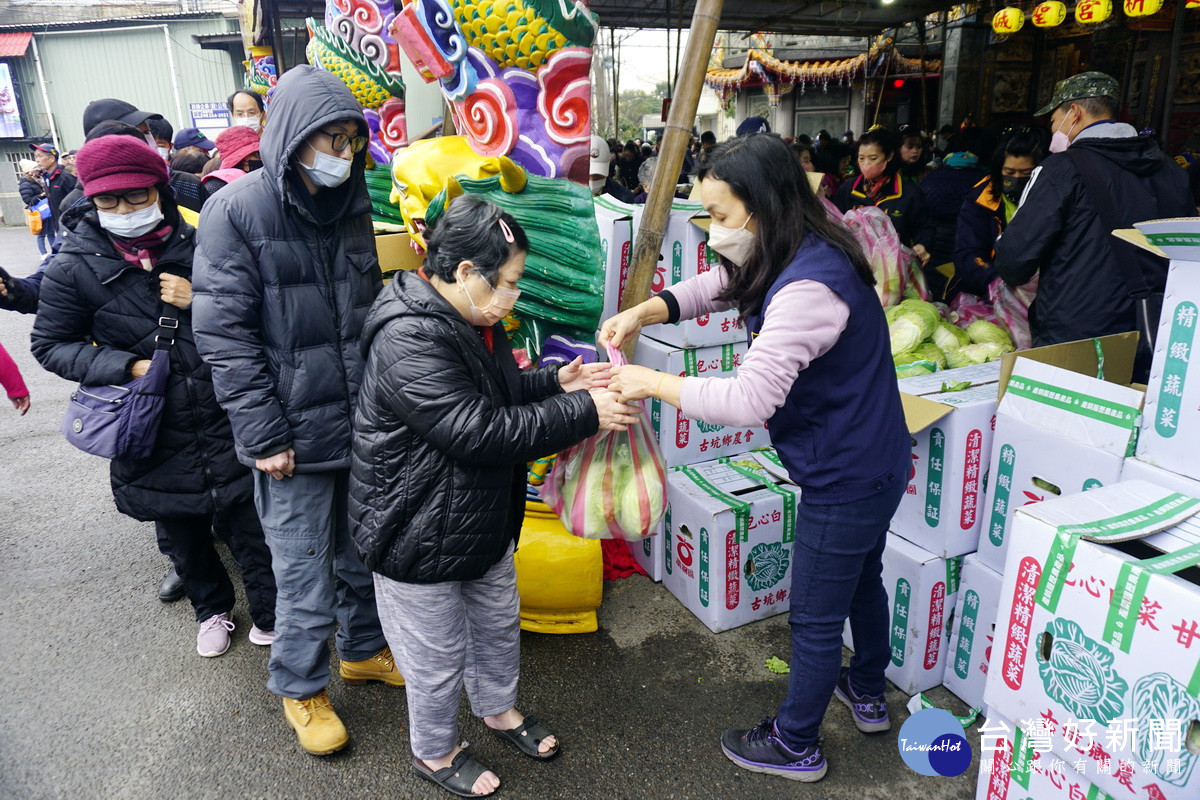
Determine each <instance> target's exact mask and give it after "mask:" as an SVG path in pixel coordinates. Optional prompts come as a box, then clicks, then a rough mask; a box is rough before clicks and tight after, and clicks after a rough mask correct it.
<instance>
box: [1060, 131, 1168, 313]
mask: <svg viewBox="0 0 1200 800" xmlns="http://www.w3.org/2000/svg"><path fill="white" fill-rule="evenodd" d="M1065 155H1066V156H1067V157H1068V158H1070V159H1071V162H1072V163H1073V164H1074V165H1075V170H1076V171H1077V172H1078V173H1079V177H1081V178H1083V183H1084V185H1085V186H1086V187H1087V190H1088V199H1089V200H1091V201H1092V204H1093V205H1095V206H1096V213H1097V215H1098V216H1099V217H1100V224H1101V225H1102V226H1103V227H1104V229H1105V230H1104V233H1105V235H1106V236H1107V237H1108V243H1109V246H1110V247H1112V248H1113V252H1114V254H1115V255H1116V256H1117V258H1116V261H1117V265H1118V266H1119V267H1120V269H1121V273H1122V274H1123V275H1124V276H1125V283H1126V284H1127V285H1128V286H1129V296H1130V297H1140V296H1144V295H1147V294H1150V284H1149V283H1148V282H1147V281H1146V276H1145V274H1144V273H1143V272H1142V270H1141V269H1140V268H1139V267H1138V261H1139V257H1140V255H1141V251H1139V250H1138V248H1137V247H1135V246H1134V245H1132V244H1130V243H1129V242H1126V241H1123V240H1121V239H1118V238H1117V237H1115V236H1112V235H1111V234H1112V232H1113V231H1115V230H1120V229H1121V228H1124V227H1126V226H1125V225H1124V224H1123V223H1122V221H1121V217H1120V216H1119V215H1118V214H1117V209H1116V206H1114V205H1113V199H1112V193H1111V192H1110V191H1109V189H1108V188H1107V187H1106V186H1104V185H1103V184H1102V183H1101V182H1100V172H1101V171H1102V170H1103V169H1104V168H1105V166H1106V164H1105V163H1104V162H1102V160H1101V159H1100V157H1099V156H1097V155H1096V154H1095V153H1092V152H1091V151H1089V150H1086V149H1084V148H1079V147H1072V148H1068V149H1067V150H1066V152H1065ZM1143 194H1144V195H1145V196H1146V199H1148V200H1149V201H1150V203H1149V207H1151V208H1154V209H1155V211H1157V210H1158V199H1157V198H1155V197H1153V196H1151V195H1150V193H1149V192H1143ZM1157 216H1158V215H1157V214H1155V215H1153V216H1151V217H1150V219H1154V218H1155V217H1157Z"/></svg>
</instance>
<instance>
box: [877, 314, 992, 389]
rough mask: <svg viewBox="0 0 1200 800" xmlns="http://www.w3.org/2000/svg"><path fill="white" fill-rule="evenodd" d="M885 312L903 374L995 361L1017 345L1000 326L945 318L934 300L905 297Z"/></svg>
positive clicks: (899, 373)
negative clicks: (964, 324) (960, 323)
mask: <svg viewBox="0 0 1200 800" xmlns="http://www.w3.org/2000/svg"><path fill="white" fill-rule="evenodd" d="M884 315H885V317H886V318H887V321H888V334H889V336H890V337H891V347H892V360H893V361H894V362H895V364H896V375H897V376H898V377H901V378H908V377H912V376H913V375H926V374H929V373H931V372H937V371H938V370H939V369H955V368H957V367H965V366H968V365H970V364H982V363H984V362H985V361H995V360H997V359H999V358H1000V357H1001V356H1002V355H1004V354H1005V353H1010V352H1012V351H1013V349H1014V347H1013V343H1012V338H1011V337H1010V336H1009V335H1008V332H1007V331H1006V330H1004V329H1003V328H1001V327H1000V326H998V325H994V324H993V323H991V322H988V321H986V320H981V319H977V320H975V321H974V322H972V323H971V324H970V325H969V326H967V328H966V330H963V329H962V328H959V327H957V326H956V325H953V324H951V323H949V322H947V321H946V320H945V319H943V318H942V315H941V312H940V310H939V309H938V307H937V306H935V305H934V304H933V303H926V302H923V301H921V300H904V301H902V302H901V303H899V304H897V305H895V306H893V307H891V308H887V309H884Z"/></svg>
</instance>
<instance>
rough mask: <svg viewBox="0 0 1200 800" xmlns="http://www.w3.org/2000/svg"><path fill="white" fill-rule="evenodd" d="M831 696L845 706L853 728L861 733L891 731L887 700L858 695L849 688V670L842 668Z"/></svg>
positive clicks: (879, 697) (878, 695) (881, 696)
mask: <svg viewBox="0 0 1200 800" xmlns="http://www.w3.org/2000/svg"><path fill="white" fill-rule="evenodd" d="M833 696H834V697H836V698H837V699H838V700H841V701H842V702H843V703H845V704H846V707H847V708H849V709H850V712H851V713H852V714H853V715H854V727H856V728H858V729H859V730H860V731H862V732H863V733H883V732H884V731H888V730H891V729H892V721H891V720H890V719H889V718H888V710H887V700H885V699H884V696H883V695H881V694H859V693H858V692H856V691H854V689H852V688H851V687H850V670H849V669H847V668H846V667H842V674H841V675H839V676H838V682H837V686H835V687H834V689H833Z"/></svg>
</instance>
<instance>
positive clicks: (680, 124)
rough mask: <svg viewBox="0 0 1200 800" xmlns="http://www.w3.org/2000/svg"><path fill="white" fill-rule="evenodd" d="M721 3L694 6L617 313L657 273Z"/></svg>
mask: <svg viewBox="0 0 1200 800" xmlns="http://www.w3.org/2000/svg"><path fill="white" fill-rule="evenodd" d="M723 4H724V0H697V2H696V10H695V11H694V12H693V13H692V25H691V29H690V30H689V32H688V44H687V53H686V54H685V55H684V58H683V71H682V72H680V73H679V75H678V76H677V80H676V82H675V90H674V92H672V96H673V98H674V99H673V100H672V101H671V112H670V114H669V115H668V117H667V126H666V130H665V131H664V132H663V134H664V135H663V143H662V147H661V148H660V149H659V153H658V166H657V167H656V168H655V171H654V172H655V180H654V183H653V184H652V185H651V187H650V196H649V197H647V198H646V206H645V210H644V211H643V213H642V223H641V225H640V226H639V227H638V232H637V240H636V243H635V245H634V248H633V263H632V265H631V266H630V268H629V281H628V283H627V284H626V288H625V294H624V296H623V297H622V298H621V310H622V311H624V310H626V309H628V308H633V307H634V306H636V305H637V304H638V303H641V302H644V301H645V300H646V299H647V298H649V297H650V287H651V285H652V283H653V280H654V271H655V269H657V267H658V253H659V250H660V249H661V248H662V241H663V237H664V236H665V235H666V230H667V222H668V220H669V219H670V215H671V200H672V199H673V198H674V196H675V182H676V178H677V176H678V175H679V170H680V168H682V167H683V154H684V151H685V150H686V149H687V146H688V143H689V142H690V141H691V135H692V123H693V121H694V120H695V118H696V108H697V107H698V106H699V105H700V90H701V89H702V88H703V86H704V75H705V72H706V70H707V67H708V59H709V57H710V56H711V55H712V49H713V42H714V41H716V38H717V25H718V24H719V23H720V21H721V7H722V5H723ZM636 346H637V342H636V341H635V342H627V343H626V345H625V351H626V353H628V354H630V355H632V353H633V350H634V348H635V347H636Z"/></svg>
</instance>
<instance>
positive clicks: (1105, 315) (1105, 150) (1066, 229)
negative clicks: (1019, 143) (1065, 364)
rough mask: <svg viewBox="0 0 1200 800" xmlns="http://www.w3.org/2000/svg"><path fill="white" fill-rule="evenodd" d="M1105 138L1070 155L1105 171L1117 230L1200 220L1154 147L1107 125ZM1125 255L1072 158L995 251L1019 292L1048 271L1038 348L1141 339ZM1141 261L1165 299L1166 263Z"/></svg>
mask: <svg viewBox="0 0 1200 800" xmlns="http://www.w3.org/2000/svg"><path fill="white" fill-rule="evenodd" d="M1098 128H1100V126H1098ZM1102 128H1103V129H1098V130H1097V131H1096V132H1094V133H1093V135H1088V136H1085V135H1083V134H1081V135H1080V136H1078V137H1076V139H1075V141H1074V142H1072V143H1071V148H1070V149H1071V150H1075V149H1076V148H1080V149H1082V150H1087V151H1089V152H1090V154H1094V155H1096V156H1098V157H1099V158H1097V159H1094V160H1095V162H1096V163H1099V164H1103V165H1104V166H1105V169H1103V171H1101V172H1100V174H1098V175H1097V176H1095V177H1096V179H1097V180H1098V181H1099V183H1100V185H1101V186H1103V187H1104V191H1105V192H1106V193H1107V194H1108V196H1109V198H1110V199H1111V200H1112V204H1113V207H1114V208H1115V209H1116V213H1117V214H1119V215H1120V217H1121V219H1120V220H1119V221H1118V222H1117V223H1115V225H1116V227H1119V228H1132V227H1133V223H1135V222H1143V221H1145V220H1148V219H1161V218H1164V217H1186V216H1194V215H1195V213H1196V208H1195V206H1193V205H1192V203H1191V198H1190V197H1189V196H1188V189H1187V178H1186V176H1185V175H1184V173H1183V170H1181V169H1180V168H1179V165H1178V164H1176V163H1175V162H1174V161H1173V160H1171V159H1170V158H1167V156H1165V155H1164V154H1163V152H1162V150H1161V149H1160V148H1159V146H1158V144H1157V143H1156V142H1155V141H1154V140H1153V139H1151V138H1150V137H1149V136H1137V135H1136V132H1135V131H1134V130H1133V128H1132V127H1131V126H1129V125H1125V124H1124V123H1112V122H1108V123H1103V126H1102ZM1084 130H1085V131H1089V130H1091V128H1085V129H1084ZM1100 135H1107V136H1110V137H1112V138H1100ZM1118 247H1123V246H1122V245H1120V243H1119V242H1118V240H1117V239H1116V238H1115V237H1113V236H1112V235H1111V230H1110V226H1105V225H1104V224H1103V223H1102V222H1101V221H1100V216H1099V207H1098V206H1097V204H1096V203H1095V201H1094V200H1093V199H1092V197H1091V192H1090V191H1089V190H1088V184H1087V183H1086V182H1085V181H1084V179H1083V176H1082V175H1081V174H1080V172H1079V170H1078V169H1077V168H1076V166H1075V162H1074V161H1073V160H1072V158H1071V156H1069V155H1068V154H1067V153H1060V154H1057V155H1051V156H1050V157H1048V158H1047V159H1046V160H1045V161H1044V162H1043V163H1042V166H1041V167H1040V168H1039V169H1038V171H1037V172H1036V173H1035V177H1034V180H1033V183H1032V185H1031V186H1030V187H1029V189H1028V191H1027V193H1026V195H1025V198H1024V201H1023V202H1022V203H1021V207H1020V208H1019V209H1018V210H1017V213H1016V214H1015V215H1014V216H1013V218H1012V221H1011V222H1009V223H1008V227H1007V228H1006V229H1005V230H1004V234H1003V235H1002V236H1001V237H1000V238H999V239H998V240H997V241H996V252H995V258H994V259H993V261H992V264H993V266H994V267H995V269H996V271H997V272H998V273H999V274H1000V277H1002V278H1003V279H1004V280H1005V282H1006V283H1008V284H1009V285H1011V286H1020V285H1022V284H1024V283H1028V282H1029V280H1030V279H1031V278H1032V277H1033V276H1034V274H1035V273H1037V272H1039V270H1040V272H1041V278H1040V279H1039V283H1038V293H1037V298H1036V299H1035V300H1034V301H1033V305H1032V306H1031V307H1030V309H1029V324H1030V328H1031V329H1032V331H1033V343H1034V345H1037V346H1041V345H1047V344H1057V343H1059V342H1072V341H1075V340H1077V339H1086V338H1090V337H1093V336H1106V335H1108V334H1111V333H1123V332H1125V331H1131V330H1134V329H1135V327H1136V324H1137V318H1136V312H1135V310H1134V306H1133V301H1132V300H1130V298H1129V285H1128V283H1127V282H1126V280H1125V277H1124V274H1123V273H1122V271H1121V266H1120V262H1119V261H1118V260H1117V259H1118V257H1128V256H1125V255H1120V252H1121V251H1120V250H1118V249H1117V248H1118ZM1129 250H1132V248H1129ZM1126 252H1128V250H1127V251H1126ZM1137 259H1138V267H1139V269H1141V271H1142V274H1143V275H1144V276H1145V278H1146V281H1147V283H1148V284H1149V285H1150V288H1151V290H1152V291H1156V292H1161V291H1162V290H1163V287H1164V286H1165V285H1166V280H1167V261H1166V259H1164V258H1159V257H1158V256H1155V255H1152V254H1150V253H1146V252H1143V251H1138V255H1137Z"/></svg>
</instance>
